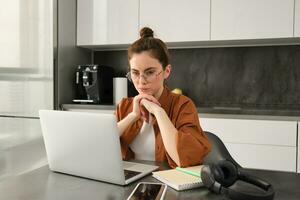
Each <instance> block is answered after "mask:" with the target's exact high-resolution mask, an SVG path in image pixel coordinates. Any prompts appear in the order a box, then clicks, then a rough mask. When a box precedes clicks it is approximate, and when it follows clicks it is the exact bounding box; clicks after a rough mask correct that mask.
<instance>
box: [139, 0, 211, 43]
mask: <svg viewBox="0 0 300 200" xmlns="http://www.w3.org/2000/svg"><path fill="white" fill-rule="evenodd" d="M144 26H148V27H150V28H152V29H153V31H154V34H155V35H156V36H157V37H158V38H160V39H162V40H163V41H165V42H184V41H202V40H209V39H210V38H209V29H210V0H189V1H184V0H164V1H161V0H151V1H149V0H140V28H142V27H144Z"/></svg>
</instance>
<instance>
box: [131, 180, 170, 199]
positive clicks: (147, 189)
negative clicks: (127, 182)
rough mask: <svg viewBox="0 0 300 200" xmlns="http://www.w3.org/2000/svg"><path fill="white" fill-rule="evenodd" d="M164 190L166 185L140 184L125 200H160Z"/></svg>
mask: <svg viewBox="0 0 300 200" xmlns="http://www.w3.org/2000/svg"><path fill="white" fill-rule="evenodd" d="M166 190H167V185H166V184H163V183H150V182H140V183H138V184H137V186H136V187H135V188H134V190H133V191H132V193H131V194H130V195H129V197H128V198H127V200H162V199H163V198H164V196H165V193H166Z"/></svg>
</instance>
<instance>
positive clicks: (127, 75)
mask: <svg viewBox="0 0 300 200" xmlns="http://www.w3.org/2000/svg"><path fill="white" fill-rule="evenodd" d="M163 71H164V70H161V71H160V72H158V73H157V74H155V79H156V78H157V76H159V75H160V74H161V73H162V72H163ZM141 77H143V79H144V80H145V81H146V82H147V83H150V82H151V81H148V78H149V77H148V78H147V76H145V75H144V74H139V76H138V77H137V79H136V80H139V79H140V78H141ZM126 78H127V79H128V80H129V81H130V82H132V83H133V81H136V80H133V79H132V78H131V72H130V71H129V72H127V74H126Z"/></svg>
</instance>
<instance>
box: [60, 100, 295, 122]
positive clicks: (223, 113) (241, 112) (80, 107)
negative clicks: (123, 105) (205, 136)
mask: <svg viewBox="0 0 300 200" xmlns="http://www.w3.org/2000/svg"><path fill="white" fill-rule="evenodd" d="M61 108H62V110H68V111H87V112H99V111H101V112H104V113H113V112H114V110H115V108H116V106H115V105H94V104H63V105H62V106H61ZM197 110H198V113H199V117H200V118H201V117H203V118H221V119H253V120H275V121H276V120H278V121H300V110H296V111H286V110H267V109H265V110H263V109H260V110H258V109H240V108H230V109H229V108H224V107H215V108H209V107H206V108H204V107H200V108H199V107H198V108H197Z"/></svg>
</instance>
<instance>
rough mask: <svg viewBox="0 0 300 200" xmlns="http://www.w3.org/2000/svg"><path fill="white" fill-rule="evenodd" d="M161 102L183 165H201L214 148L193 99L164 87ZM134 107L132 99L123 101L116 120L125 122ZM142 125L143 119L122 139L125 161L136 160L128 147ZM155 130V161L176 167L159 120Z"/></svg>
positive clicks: (154, 126)
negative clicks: (163, 137)
mask: <svg viewBox="0 0 300 200" xmlns="http://www.w3.org/2000/svg"><path fill="white" fill-rule="evenodd" d="M158 101H159V103H160V104H161V107H162V108H163V109H164V110H165V111H166V113H167V115H168V116H169V118H170V120H171V122H172V123H173V125H174V126H175V128H176V129H177V130H178V132H177V134H178V141H177V151H178V155H179V161H180V164H181V166H182V167H186V166H191V165H197V164H201V163H202V161H203V158H204V156H205V155H206V154H207V153H208V152H209V151H210V149H211V145H210V143H209V141H208V139H207V136H206V135H205V134H204V132H203V131H202V129H201V127H200V124H199V118H198V113H197V109H196V107H195V105H194V103H193V102H192V100H191V99H189V98H188V97H186V96H184V95H179V94H174V93H172V92H171V91H170V90H169V89H168V88H167V87H165V88H164V91H163V93H162V95H161V96H160V98H159V100H158ZM132 107H133V98H132V97H131V98H123V99H122V101H121V102H120V103H119V104H118V106H117V110H116V116H117V120H118V121H120V120H122V119H124V118H125V117H126V116H127V115H128V114H129V113H130V112H132ZM142 124H143V120H142V119H139V120H137V121H136V122H134V123H133V124H131V125H130V126H129V127H128V128H127V129H126V130H125V131H124V133H123V134H122V136H121V137H120V141H121V149H122V156H123V159H124V160H129V159H133V158H134V152H133V151H132V150H131V149H130V147H129V145H130V144H131V142H132V141H133V140H134V138H135V137H136V136H137V134H138V133H139V132H140V129H141V127H142ZM153 129H154V134H155V160H156V161H165V160H167V161H168V163H169V165H170V167H173V168H174V167H176V166H177V165H176V163H175V162H174V161H173V160H172V159H171V157H170V156H169V155H168V153H167V151H166V149H165V147H164V143H163V140H162V136H161V133H160V130H159V127H158V124H157V121H156V120H155V122H154V124H153Z"/></svg>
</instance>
